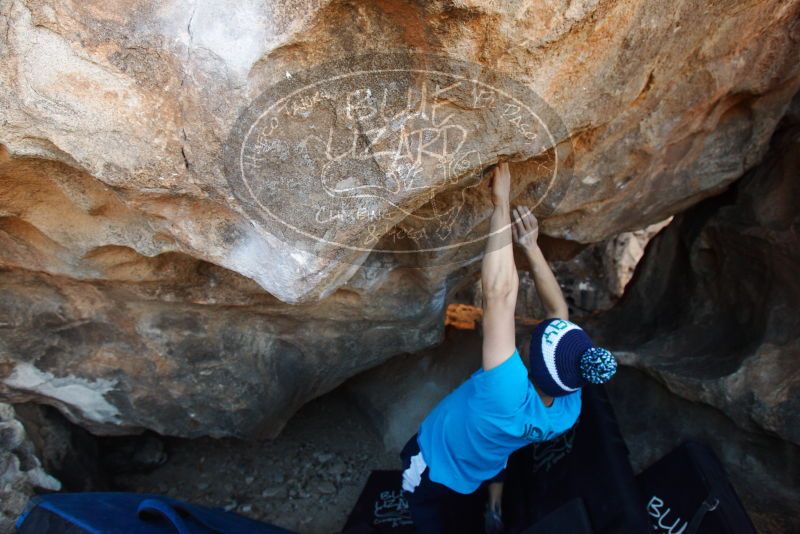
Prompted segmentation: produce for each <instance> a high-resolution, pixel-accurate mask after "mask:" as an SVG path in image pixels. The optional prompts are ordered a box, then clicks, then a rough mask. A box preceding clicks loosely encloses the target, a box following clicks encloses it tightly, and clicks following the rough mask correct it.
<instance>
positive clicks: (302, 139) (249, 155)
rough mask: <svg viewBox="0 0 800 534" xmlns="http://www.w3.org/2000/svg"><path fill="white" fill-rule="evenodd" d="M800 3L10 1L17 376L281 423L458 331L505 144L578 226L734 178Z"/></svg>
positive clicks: (126, 404)
mask: <svg viewBox="0 0 800 534" xmlns="http://www.w3.org/2000/svg"><path fill="white" fill-rule="evenodd" d="M212 4H213V5H212ZM798 11H800V3H798V2H797V1H791V2H786V1H777V0H773V1H767V2H762V3H757V4H752V5H751V4H748V5H741V3H740V2H734V1H731V2H727V3H726V2H723V3H721V4H715V5H713V6H709V5H707V3H705V2H689V3H684V4H681V5H680V6H675V5H670V4H666V3H653V2H645V1H640V0H630V1H624V2H617V3H615V4H614V5H606V4H603V3H600V2H596V1H592V0H586V1H583V2H572V3H569V5H568V6H567V5H563V6H562V5H560V4H553V5H548V6H542V5H540V3H536V2H527V1H526V2H516V3H513V4H512V3H508V4H502V5H500V4H497V3H495V2H488V1H481V0H476V1H471V0H470V1H464V2H457V3H455V4H453V3H452V2H448V3H444V2H426V3H422V4H417V3H411V2H403V1H391V2H363V3H359V2H347V1H328V2H325V1H312V0H306V1H303V2H300V3H297V2H283V1H275V2H266V3H262V4H258V5H256V4H250V3H246V4H242V3H237V2H227V1H225V2H215V3H197V2H181V1H175V0H168V1H166V2H163V1H159V2H125V1H121V0H120V1H111V2H79V1H61V2H55V1H53V2H50V1H47V0H45V1H36V2H34V1H28V2H25V1H18V0H0V28H4V30H3V31H0V39H2V46H0V58H2V61H1V62H0V144H2V150H0V244H1V246H0V266H1V268H2V273H3V274H2V277H1V278H0V347H2V350H0V382H2V384H3V385H2V392H3V396H4V397H6V398H9V399H12V400H15V401H16V400H23V399H36V400H37V401H39V402H46V403H50V404H53V405H56V406H58V407H59V408H60V409H61V410H62V411H63V412H64V413H65V414H67V415H68V416H69V417H70V418H71V419H73V420H75V421H78V422H80V423H81V424H83V425H84V426H88V427H91V428H92V429H93V430H95V431H97V432H104V433H115V432H116V433H118V432H130V431H135V430H136V429H140V428H152V429H154V430H157V431H159V432H163V433H168V434H175V435H185V436H190V435H200V434H211V435H218V436H221V435H255V434H265V435H275V434H276V433H277V432H278V431H279V430H280V428H281V426H282V424H283V423H284V422H285V420H286V419H287V418H288V417H289V416H290V415H291V414H292V413H293V412H294V410H296V409H297V408H298V407H299V406H301V405H302V404H303V403H304V402H306V401H307V400H308V399H310V398H313V397H314V396H317V395H319V394H321V393H323V392H325V391H327V390H330V389H331V388H333V387H335V386H336V385H337V384H339V383H341V382H342V381H343V380H344V379H346V378H347V377H349V376H351V375H353V374H354V373H356V372H358V371H359V370H361V369H365V368H367V367H370V366H373V365H375V364H377V363H379V362H381V361H384V360H386V359H387V358H389V357H390V356H391V355H393V354H397V353H400V352H408V351H416V350H420V349H422V348H424V347H428V346H430V345H432V344H434V343H436V342H437V341H438V340H439V339H440V337H441V329H442V325H443V324H444V310H445V307H446V304H447V301H448V297H449V295H451V294H452V293H453V292H454V291H455V290H456V289H458V287H459V285H460V284H461V283H462V282H463V281H464V280H466V277H467V276H469V275H472V274H474V272H475V270H476V268H477V266H478V265H479V263H478V262H477V260H478V259H479V258H480V252H481V250H482V247H483V239H484V238H485V235H484V234H485V232H486V226H487V223H486V220H487V216H488V214H489V209H490V208H489V201H488V196H487V194H486V188H485V182H484V180H485V178H484V175H483V170H484V169H485V168H486V167H487V166H488V165H490V164H492V163H494V162H495V161H497V159H498V158H507V159H510V160H511V161H512V174H513V175H514V195H515V199H516V201H517V202H519V203H525V204H529V205H531V206H534V207H535V209H534V211H535V212H536V214H537V215H538V216H539V217H540V218H541V219H542V228H543V231H544V232H545V233H546V234H547V235H549V236H551V237H553V238H556V239H557V240H558V242H559V243H562V244H563V243H565V242H573V243H592V242H598V241H602V240H605V239H607V238H609V237H612V236H614V235H616V234H619V233H620V232H623V231H629V230H637V229H641V228H644V227H646V226H648V225H649V224H652V223H655V222H658V221H661V220H663V219H665V218H666V217H668V216H670V215H673V214H675V213H677V212H680V211H682V210H684V209H686V208H687V207H689V206H691V205H693V204H695V203H697V202H698V201H700V200H702V199H704V198H706V197H708V196H710V195H713V194H716V193H718V192H720V191H722V190H724V189H725V188H726V187H727V186H728V185H729V184H730V183H732V182H733V181H734V180H736V179H737V178H739V177H740V176H741V175H742V174H743V173H744V172H745V170H746V169H748V168H750V167H752V166H753V165H754V164H756V163H757V162H758V161H759V159H760V158H761V157H762V156H763V154H764V152H765V150H766V147H767V143H768V140H769V138H770V135H771V133H772V131H773V130H774V129H775V126H776V124H777V122H778V120H779V119H780V117H781V116H782V115H783V113H784V111H785V109H786V107H787V105H788V103H789V102H790V99H791V97H792V95H793V94H794V93H795V92H796V90H797V88H798V86H800V76H799V74H798V73H799V72H800V67H799V66H798V64H797V61H796V58H797V55H798V44H797V43H798V38H797V31H798V30H797V23H796V21H797V19H798Z"/></svg>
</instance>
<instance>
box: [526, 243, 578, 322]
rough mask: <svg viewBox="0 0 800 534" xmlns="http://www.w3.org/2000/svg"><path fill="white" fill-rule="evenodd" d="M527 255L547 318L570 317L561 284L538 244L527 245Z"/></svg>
mask: <svg viewBox="0 0 800 534" xmlns="http://www.w3.org/2000/svg"><path fill="white" fill-rule="evenodd" d="M524 251H525V256H526V257H527V258H528V263H529V265H530V267H531V276H532V278H533V282H534V284H535V285H536V292H537V293H538V294H539V299H540V300H541V301H542V305H543V306H544V310H545V313H546V315H547V318H548V319H550V318H555V317H557V318H559V319H565V320H566V319H569V308H568V307H567V301H566V300H565V299H564V294H563V293H562V292H561V286H559V284H558V280H556V277H555V275H554V274H553V271H552V270H551V269H550V265H548V263H547V259H546V258H545V257H544V254H543V253H542V249H540V248H539V246H538V245H532V246H527V247H525V248H524Z"/></svg>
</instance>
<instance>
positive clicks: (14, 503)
mask: <svg viewBox="0 0 800 534" xmlns="http://www.w3.org/2000/svg"><path fill="white" fill-rule="evenodd" d="M60 489H61V482H59V481H58V480H57V479H55V478H53V477H52V476H51V475H50V474H48V473H47V472H46V471H45V470H44V469H43V468H42V464H41V462H40V461H39V458H38V457H37V456H36V450H35V448H34V446H33V444H32V443H31V441H30V439H28V436H27V435H26V432H25V427H24V425H23V424H22V422H21V421H20V420H19V419H18V418H17V416H16V413H15V411H14V407H13V406H12V405H10V404H7V403H4V402H3V403H0V534H11V533H13V532H16V529H15V528H14V522H15V521H16V519H17V516H18V515H19V514H20V513H21V512H22V510H23V509H24V508H25V504H26V503H27V502H28V500H29V499H30V498H31V497H32V496H33V495H34V494H35V493H36V491H39V490H49V491H58V490H60Z"/></svg>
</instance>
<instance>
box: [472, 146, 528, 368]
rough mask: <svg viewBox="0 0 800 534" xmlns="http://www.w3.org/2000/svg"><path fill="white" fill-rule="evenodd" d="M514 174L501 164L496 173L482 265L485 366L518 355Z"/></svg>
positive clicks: (495, 364) (505, 164)
mask: <svg viewBox="0 0 800 534" xmlns="http://www.w3.org/2000/svg"><path fill="white" fill-rule="evenodd" d="M510 192H511V174H510V172H509V170H508V163H505V162H504V163H499V164H498V165H496V166H495V167H494V170H493V174H492V203H493V204H494V212H493V213H492V218H491V222H490V229H489V232H490V233H489V238H488V239H487V241H486V251H485V253H484V255H483V265H482V267H481V283H482V285H483V369H484V370H485V371H488V370H489V369H492V368H494V367H497V366H498V365H500V364H501V363H503V362H504V361H506V360H507V359H508V358H509V356H511V355H512V354H514V351H515V350H516V346H515V343H514V307H515V305H516V302H517V286H518V285H519V277H518V276H517V267H516V266H515V265H514V251H513V249H512V243H511V206H510V205H509V195H510Z"/></svg>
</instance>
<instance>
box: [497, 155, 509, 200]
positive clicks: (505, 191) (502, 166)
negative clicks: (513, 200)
mask: <svg viewBox="0 0 800 534" xmlns="http://www.w3.org/2000/svg"><path fill="white" fill-rule="evenodd" d="M510 196H511V171H509V170H508V162H506V161H502V162H500V163H498V164H497V165H495V166H494V167H493V168H492V204H494V205H495V206H504V205H505V206H508V202H509V197H510Z"/></svg>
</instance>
